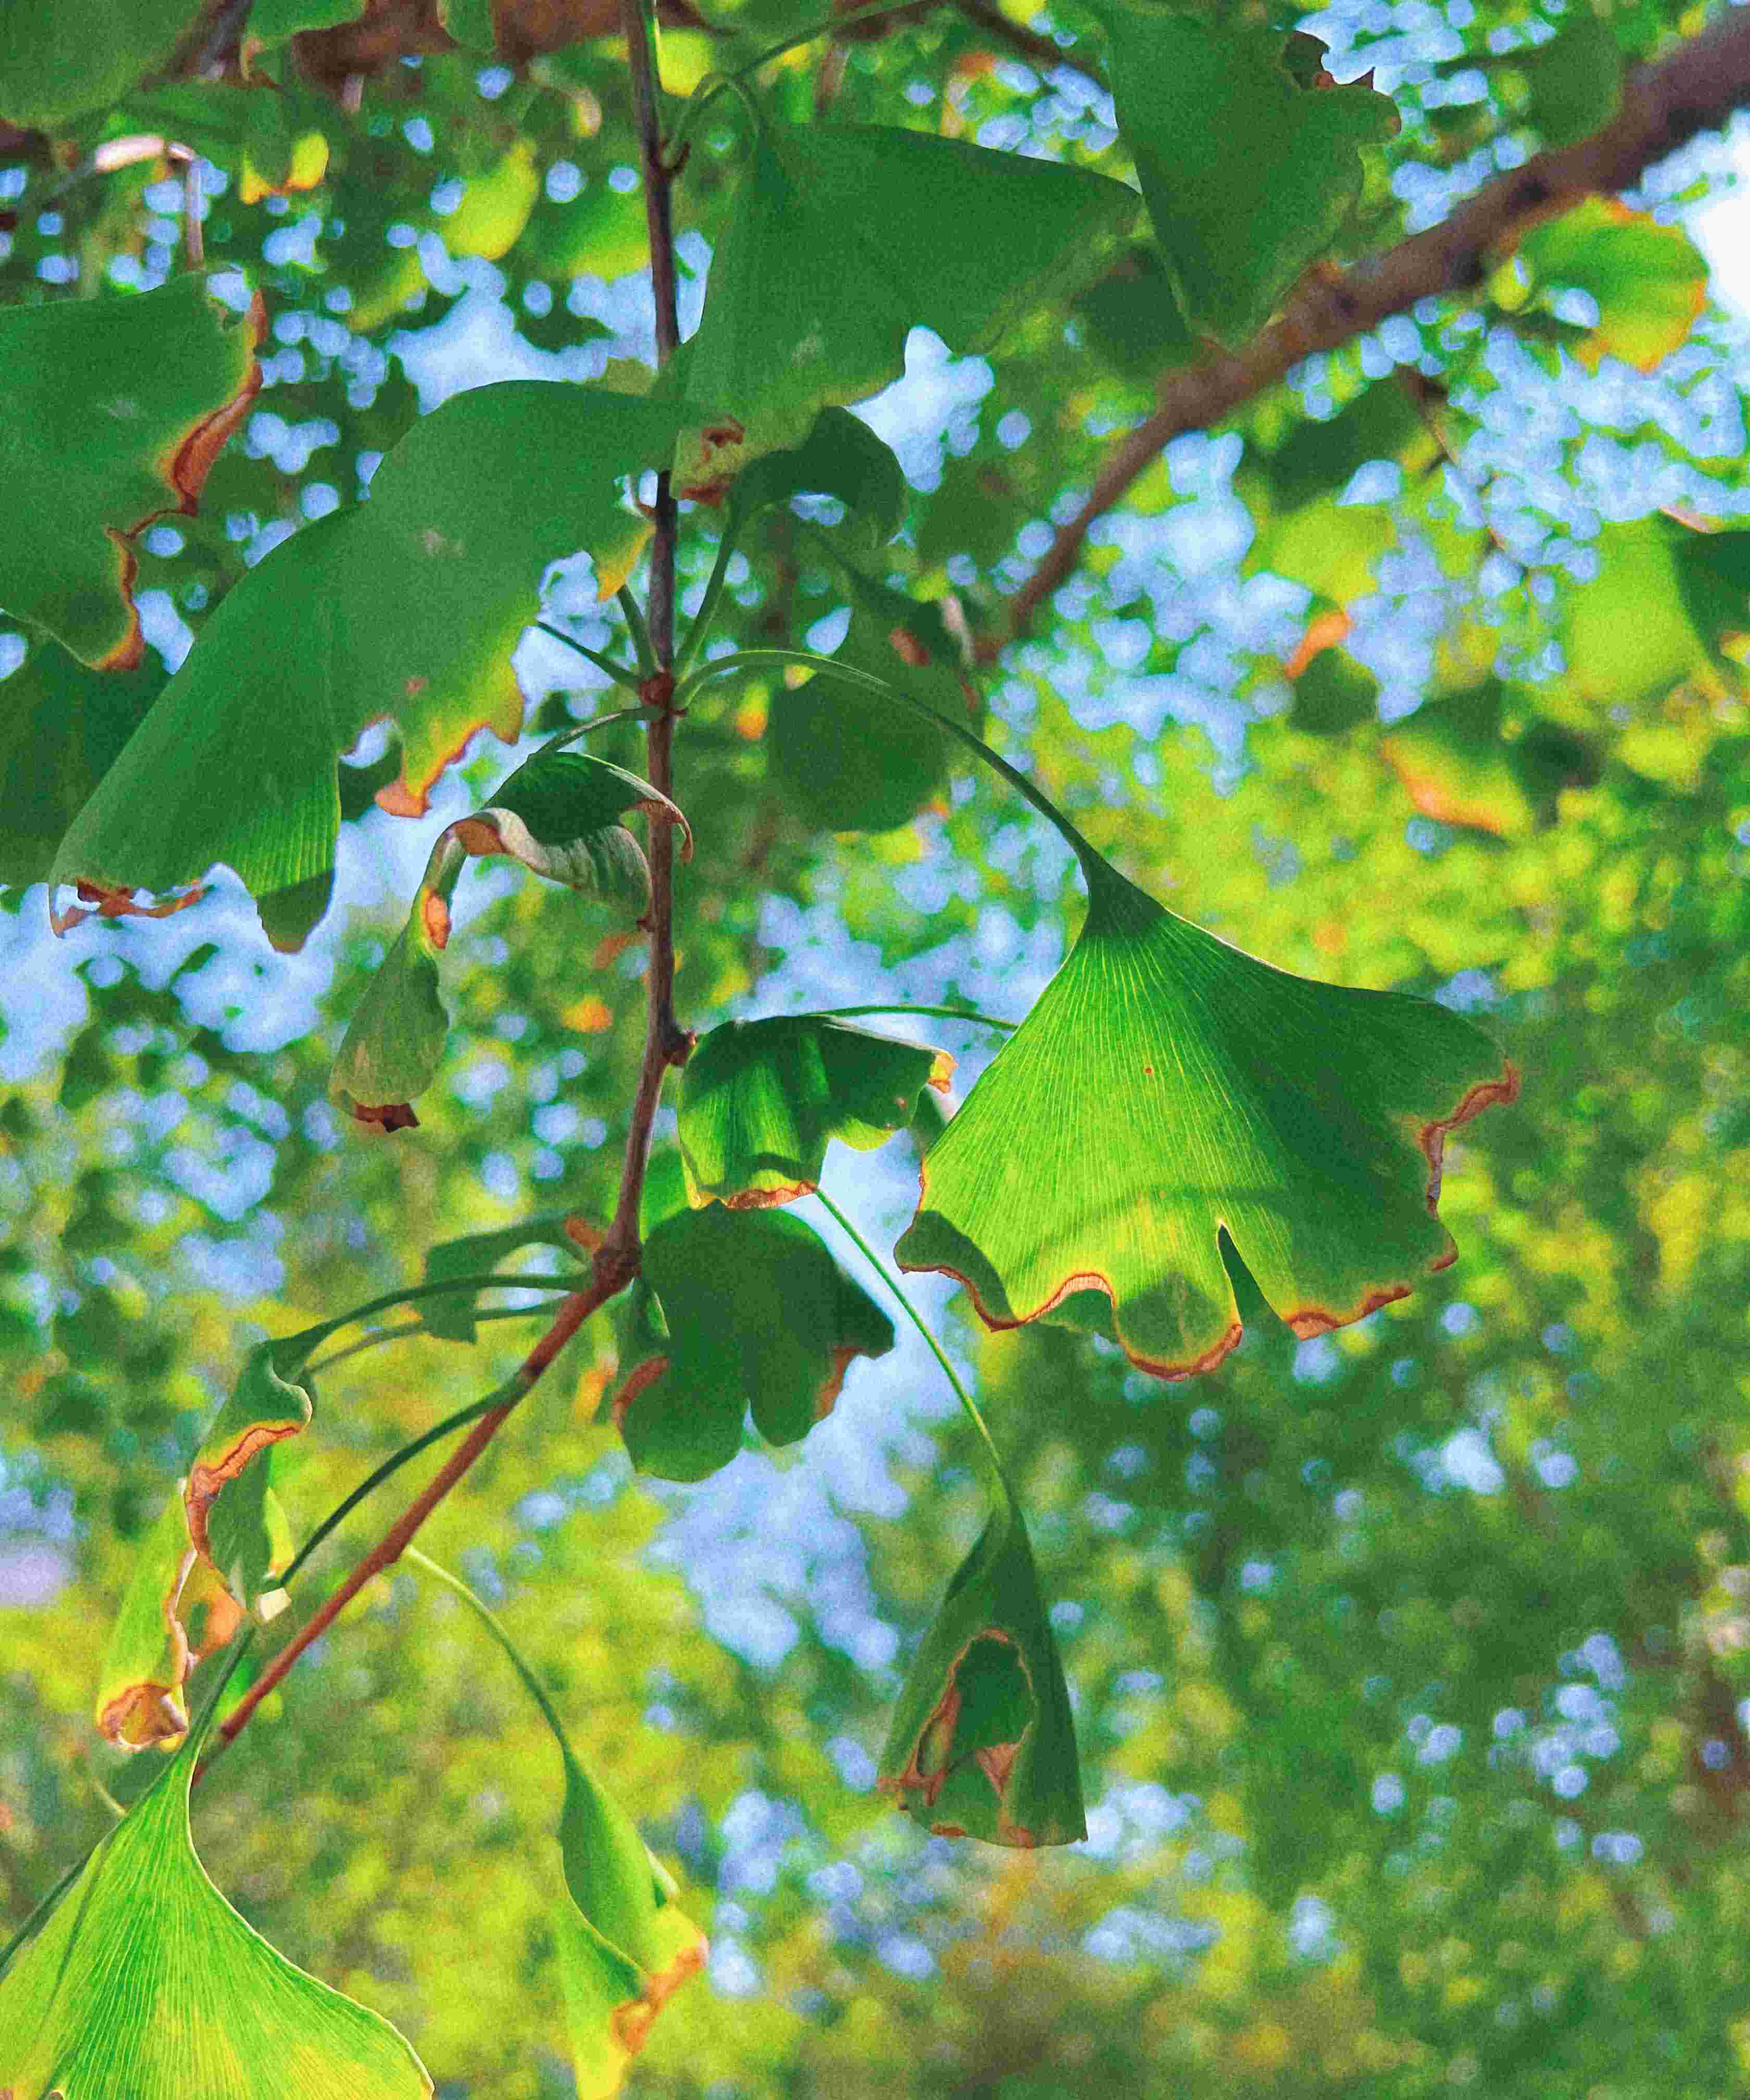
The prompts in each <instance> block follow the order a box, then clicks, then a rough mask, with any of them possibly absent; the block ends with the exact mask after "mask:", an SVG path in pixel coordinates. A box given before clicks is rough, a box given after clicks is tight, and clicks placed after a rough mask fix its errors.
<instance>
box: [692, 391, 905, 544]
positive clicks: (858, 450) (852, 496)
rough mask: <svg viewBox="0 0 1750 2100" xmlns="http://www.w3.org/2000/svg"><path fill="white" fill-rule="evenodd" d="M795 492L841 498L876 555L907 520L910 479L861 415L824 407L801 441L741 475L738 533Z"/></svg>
mask: <svg viewBox="0 0 1750 2100" xmlns="http://www.w3.org/2000/svg"><path fill="white" fill-rule="evenodd" d="M791 496H835V497H836V498H837V499H838V501H840V503H842V504H843V505H844V507H845V509H846V510H848V511H849V513H850V514H851V517H852V518H853V520H854V521H855V523H856V525H857V527H860V528H861V536H862V538H863V540H864V541H865V543H866V551H868V552H869V553H871V554H873V553H874V552H875V549H877V548H878V547H883V546H885V545H886V544H887V542H888V540H891V539H892V538H893V535H894V534H895V533H896V532H897V531H898V530H899V528H900V527H901V524H902V523H904V522H905V516H906V477H905V475H904V474H902V473H901V470H900V465H899V461H897V459H896V458H895V457H893V452H892V451H891V450H890V449H889V448H888V446H886V445H885V444H884V443H882V441H881V440H880V439H879V438H878V437H877V436H876V435H875V432H874V431H873V430H871V429H870V427H869V426H868V425H867V424H866V422H864V421H862V418H861V417H857V416H853V415H852V414H851V413H850V412H849V410H847V409H844V408H822V410H821V412H820V413H819V414H818V416H817V417H815V418H814V423H813V428H812V429H811V430H809V434H808V435H807V436H806V437H805V438H804V439H803V441H802V443H800V445H796V446H794V447H792V448H791V449H789V450H788V451H785V452H764V453H762V454H761V455H760V457H759V458H758V459H756V460H755V461H752V463H751V464H750V465H747V467H746V468H744V469H743V471H742V472H741V473H740V474H738V475H737V476H736V477H735V483H734V487H733V488H732V489H731V491H730V516H731V518H732V519H733V521H734V527H735V529H736V531H737V532H739V531H740V529H741V528H742V527H743V525H745V524H746V523H747V522H748V521H749V520H750V519H752V518H755V517H756V516H757V515H758V514H759V513H760V511H762V510H770V509H771V508H772V506H773V505H774V504H778V503H787V502H788V501H790V499H791Z"/></svg>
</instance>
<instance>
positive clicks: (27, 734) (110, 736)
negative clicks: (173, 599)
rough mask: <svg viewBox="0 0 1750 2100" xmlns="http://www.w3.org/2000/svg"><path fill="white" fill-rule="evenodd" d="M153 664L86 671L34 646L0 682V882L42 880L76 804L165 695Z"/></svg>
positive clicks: (59, 652) (54, 650) (49, 646)
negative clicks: (132, 669)
mask: <svg viewBox="0 0 1750 2100" xmlns="http://www.w3.org/2000/svg"><path fill="white" fill-rule="evenodd" d="M163 686H164V673H163V672H162V671H161V670H160V668H158V661H157V659H156V657H155V656H154V657H150V658H148V660H146V661H145V662H144V663H143V664H141V665H140V667H139V669H138V670H135V671H91V670H87V669H86V666H85V665H84V664H82V663H80V662H79V661H78V660H77V658H75V657H72V656H69V655H68V654H67V652H66V651H65V650H64V649H62V648H60V647H58V646H56V645H55V643H54V642H50V641H47V640H46V639H45V640H42V641H39V642H37V646H35V647H34V648H33V650H32V651H31V652H30V654H29V655H28V656H27V657H26V658H25V659H24V662H23V663H22V664H20V666H19V668H18V669H17V670H15V672H14V673H12V675H11V677H9V678H7V679H5V680H4V681H0V812H3V813H4V821H3V823H0V882H4V883H15V884H19V885H24V884H25V883H31V882H42V881H43V880H45V879H46V876H47V875H48V872H49V869H50V868H51V866H52V865H53V863H54V859H55V848H56V846H58V845H60V840H61V836H62V834H63V833H64V832H65V830H66V829H67V827H68V825H69V824H70V823H72V822H73V818H75V817H76V816H77V814H79V810H80V808H81V806H82V805H83V803H84V802H85V801H86V798H87V796H90V793H91V792H92V790H93V789H94V788H95V787H96V786H97V783H98V782H99V780H101V779H103V777H104V774H106V773H107V772H108V770H109V769H110V767H111V766H112V765H114V763H115V761H116V759H117V756H118V754H119V753H120V752H121V747H122V746H123V745H124V744H125V743H126V742H127V740H128V739H129V738H130V736H131V735H133V733H134V730H136V729H137V728H138V727H139V724H140V722H141V721H143V719H144V717H145V714H146V710H147V709H148V708H149V707H150V706H151V705H152V702H153V701H154V700H155V699H156V698H157V696H158V695H159V693H160V692H161V690H163Z"/></svg>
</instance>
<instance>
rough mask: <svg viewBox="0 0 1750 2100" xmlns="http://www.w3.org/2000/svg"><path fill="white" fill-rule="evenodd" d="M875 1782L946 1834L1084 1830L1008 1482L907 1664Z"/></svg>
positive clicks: (998, 1841) (1058, 1675) (1004, 1839)
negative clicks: (878, 1775)
mask: <svg viewBox="0 0 1750 2100" xmlns="http://www.w3.org/2000/svg"><path fill="white" fill-rule="evenodd" d="M878 1784H879V1785H880V1787H881V1788H882V1789H883V1791H884V1792H885V1793H891V1794H892V1795H893V1797H894V1798H895V1799H896V1801H897V1802H898V1804H899V1806H900V1807H901V1808H903V1809H904V1810H905V1811H906V1814H907V1815H910V1816H911V1817H912V1819H913V1820H915V1821H916V1822H919V1823H921V1824H923V1827H924V1828H925V1829H927V1830H932V1831H934V1832H935V1833H937V1835H938V1836H939V1837H946V1838H964V1837H972V1838H983V1839H984V1840H985V1842H986V1843H987V1844H991V1845H1012V1846H1022V1847H1030V1846H1036V1845H1073V1844H1075V1843H1077V1842H1078V1841H1079V1840H1080V1839H1082V1838H1085V1837H1086V1836H1087V1822H1086V1820H1085V1819H1084V1817H1083V1814H1082V1780H1081V1771H1080V1767H1079V1764H1078V1759H1077V1756H1076V1739H1075V1723H1074V1721H1073V1718H1072V1717H1071V1714H1070V1711H1069V1690H1068V1687H1066V1686H1065V1683H1064V1666H1063V1663H1062V1661H1061V1660H1060V1657H1059V1656H1058V1652H1057V1642H1056V1637H1055V1636H1054V1635H1053V1634H1052V1632H1051V1620H1050V1618H1049V1617H1047V1612H1046V1608H1045V1599H1043V1596H1042V1595H1040V1592H1039V1577H1038V1571H1037V1570H1036V1569H1035V1568H1034V1563H1033V1549H1032V1547H1031V1546H1030V1545H1029V1542H1028V1539H1027V1529H1026V1525H1025V1523H1024V1521H1023V1520H1022V1518H1021V1514H1020V1510H1019V1509H1018V1508H1017V1507H1016V1505H1015V1501H1014V1498H1013V1496H1012V1494H1010V1493H1008V1492H1007V1488H1006V1485H1005V1492H1004V1495H1003V1502H1002V1503H1001V1505H1000V1507H998V1509H997V1510H996V1511H994V1514H993V1515H992V1516H991V1518H990V1521H989V1522H988V1523H987V1524H985V1528H984V1529H983V1531H982V1532H981V1533H980V1534H979V1537H978V1542H977V1544H976V1546H974V1547H973V1548H972V1551H971V1552H970V1553H969V1554H968V1555H967V1557H966V1559H965V1560H963V1561H962V1562H961V1564H960V1565H959V1568H957V1569H956V1570H955V1572H954V1579H953V1581H952V1582H950V1584H949V1585H948V1593H947V1595H946V1597H945V1598H944V1599H942V1603H941V1609H940V1610H939V1611H938V1612H937V1614H936V1617H935V1618H934V1620H933V1621H932V1623H931V1625H930V1627H929V1630H928V1632H926V1633H925V1635H924V1636H923V1640H922V1642H921V1643H919V1648H918V1652H917V1653H916V1655H915V1657H913V1658H912V1663H911V1667H910V1670H907V1672H906V1682H905V1684H904V1687H903V1688H902V1689H901V1692H900V1695H899V1698H898V1701H897V1703H896V1705H895V1706H894V1709H893V1726H892V1727H891V1729H890V1731H889V1732H888V1740H887V1748H886V1749H885V1750H884V1752H883V1753H882V1757H881V1765H880V1777H879V1782H878Z"/></svg>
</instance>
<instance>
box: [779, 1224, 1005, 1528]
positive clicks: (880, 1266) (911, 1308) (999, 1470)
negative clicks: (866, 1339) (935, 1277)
mask: <svg viewBox="0 0 1750 2100" xmlns="http://www.w3.org/2000/svg"><path fill="white" fill-rule="evenodd" d="M814 1194H815V1196H816V1198H818V1201H819V1202H821V1203H822V1205H823V1206H824V1207H825V1208H826V1210H827V1213H828V1214H829V1215H831V1217H833V1218H835V1219H836V1220H837V1221H838V1224H839V1226H840V1230H841V1231H842V1232H843V1233H844V1235H845V1237H847V1238H848V1239H849V1241H850V1242H851V1243H852V1245H853V1246H855V1248H856V1249H857V1252H858V1253H859V1254H860V1255H862V1258H863V1260H865V1261H866V1262H867V1263H868V1264H869V1266H870V1267H871V1268H872V1269H873V1270H874V1271H875V1274H876V1275H877V1276H879V1277H880V1279H881V1281H882V1282H884V1284H885V1285H886V1286H887V1287H888V1290H889V1291H890V1292H891V1293H892V1294H893V1296H894V1297H895V1298H897V1299H898V1301H899V1303H900V1305H901V1308H902V1309H903V1310H904V1312H905V1315H906V1318H907V1319H908V1320H909V1321H910V1322H911V1324H912V1326H914V1327H915V1328H916V1329H917V1330H918V1332H919V1334H920V1335H922V1336H923V1339H924V1340H925V1341H926V1342H928V1343H929V1346H930V1353H931V1355H932V1356H933V1357H935V1359H936V1361H937V1363H939V1364H940V1365H941V1367H942V1370H943V1372H944V1374H946V1378H947V1380H948V1383H949V1384H950V1385H951V1386H952V1387H954V1392H956V1394H958V1396H959V1401H960V1405H961V1406H962V1407H963V1408H964V1409H965V1410H966V1413H967V1418H968V1421H970V1422H971V1423H972V1427H974V1428H975V1429H976V1431H977V1432H978V1433H979V1435H980V1436H981V1438H982V1439H983V1440H984V1445H985V1452H986V1453H987V1454H988V1455H989V1457H990V1463H991V1466H992V1467H993V1469H994V1471H995V1474H996V1477H997V1485H998V1487H999V1488H1000V1489H1002V1491H1003V1495H1004V1496H1005V1497H1006V1498H1007V1500H1008V1501H1009V1502H1013V1501H1014V1497H1013V1495H1012V1494H1011V1493H1010V1492H1009V1484H1008V1476H1007V1474H1006V1473H1005V1472H1004V1471H1003V1458H1002V1454H1001V1453H1000V1452H999V1451H998V1449H997V1446H996V1440H995V1439H994V1437H993V1436H991V1434H990V1426H989V1424H988V1423H986V1422H985V1418H984V1417H983V1415H981V1414H980V1413H979V1411H978V1409H977V1406H976V1404H975V1403H974V1401H973V1399H972V1395H971V1393H969V1392H968V1391H967V1389H966V1387H964V1386H963V1384H962V1383H960V1374H959V1372H958V1371H957V1370H955V1369H954V1365H952V1364H951V1363H950V1362H949V1361H948V1357H947V1354H946V1351H945V1350H944V1349H943V1348H942V1345H941V1343H940V1342H938V1341H937V1339H936V1337H935V1335H932V1333H931V1331H930V1330H929V1327H928V1325H927V1324H926V1322H925V1321H924V1318H923V1314H922V1313H921V1312H919V1310H918V1308H917V1307H916V1306H915V1305H914V1304H912V1302H911V1300H910V1299H909V1298H908V1297H907V1296H906V1293H905V1290H904V1289H903V1288H902V1287H901V1283H900V1281H899V1278H898V1277H897V1276H895V1275H894V1273H893V1271H892V1270H891V1269H890V1268H888V1265H887V1264H886V1263H885V1262H884V1261H883V1260H882V1259H881V1257H880V1255H878V1254H877V1253H876V1252H875V1249H874V1248H873V1247H872V1246H870V1244H869V1242H868V1241H867V1240H866V1239H865V1238H864V1237H863V1236H862V1233H860V1232H858V1231H857V1228H856V1226H855V1225H853V1224H852V1223H851V1221H850V1220H849V1218H848V1217H846V1216H845V1215H844V1211H841V1210H840V1208H839V1207H838V1205H837V1204H836V1203H835V1202H833V1200H832V1198H831V1197H830V1196H829V1195H828V1194H827V1192H826V1190H825V1189H820V1188H817V1189H815V1191H814Z"/></svg>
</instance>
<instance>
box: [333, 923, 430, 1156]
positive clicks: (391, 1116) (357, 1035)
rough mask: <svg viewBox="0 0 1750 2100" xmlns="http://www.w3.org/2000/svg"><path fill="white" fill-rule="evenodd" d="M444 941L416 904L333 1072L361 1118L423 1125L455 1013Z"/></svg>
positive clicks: (391, 1125)
mask: <svg viewBox="0 0 1750 2100" xmlns="http://www.w3.org/2000/svg"><path fill="white" fill-rule="evenodd" d="M442 946H443V943H442V942H438V941H434V939H433V938H432V935H431V928H430V920H428V919H427V917H426V916H425V914H424V913H423V912H422V911H421V909H420V907H419V906H418V905H417V904H416V905H415V906H414V907H413V909H412V911H410V912H409V913H408V922H407V924H406V925H405V926H403V928H402V929H401V931H400V932H399V933H398V934H397V935H396V936H395V944H394V946H392V947H391V948H390V951H389V952H388V954H387V955H385V956H384V958H383V960H381V963H379V964H377V970H376V973H375V974H374V975H373V976H372V979H371V981H370V982H369V983H368V985H367V986H365V989H364V998H363V999H360V1000H359V1004H358V1006H357V1008H355V1011H354V1013H353V1017H352V1019H351V1021H350V1022H349V1023H348V1024H347V1027H346V1035H344V1036H343V1037H342V1039H341V1046H340V1052H339V1054H338V1055H337V1057H336V1058H335V1060H334V1068H333V1071H332V1072H331V1073H330V1074H329V1075H328V1092H329V1093H330V1094H332V1095H333V1097H334V1099H335V1100H336V1101H339V1102H340V1103H341V1104H342V1106H343V1107H345V1108H346V1110H347V1111H348V1113H349V1114H350V1115H351V1116H352V1118H353V1119H354V1120H355V1122H357V1123H370V1124H374V1125H375V1126H376V1127H377V1128H378V1129H381V1130H386V1131H395V1130H413V1129H417V1127H418V1125H419V1118H418V1117H417V1115H415V1114H414V1113H413V1109H412V1102H413V1098H414V1096H416V1095H417V1094H422V1093H424V1092H425V1089H426V1087H429V1086H430V1084H431V1083H432V1081H433V1080H434V1079H435V1078H436V1077H437V1076H438V1067H439V1065H440V1064H441V1063H442V1062H443V1046H444V1044H445V1043H446V1042H447V1040H448V1039H449V1033H450V1017H449V1013H448V1011H447V1008H445V1006H444V1004H443V999H442V997H441V995H439V990H438V955H439V951H440V949H441V947H442Z"/></svg>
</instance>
